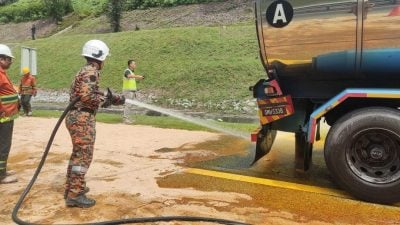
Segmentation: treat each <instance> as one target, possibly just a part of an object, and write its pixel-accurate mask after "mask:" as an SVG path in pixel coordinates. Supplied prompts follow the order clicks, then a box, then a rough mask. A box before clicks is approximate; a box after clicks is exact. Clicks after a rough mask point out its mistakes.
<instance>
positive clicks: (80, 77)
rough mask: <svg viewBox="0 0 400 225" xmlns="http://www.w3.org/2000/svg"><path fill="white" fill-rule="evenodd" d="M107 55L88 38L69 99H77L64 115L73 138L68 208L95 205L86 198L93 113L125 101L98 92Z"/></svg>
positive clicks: (106, 50)
mask: <svg viewBox="0 0 400 225" xmlns="http://www.w3.org/2000/svg"><path fill="white" fill-rule="evenodd" d="M108 54H109V48H108V47H107V45H106V44H105V43H104V42H102V41H100V40H90V41H88V42H86V43H85V45H84V46H83V49H82V56H84V57H85V59H86V64H85V65H84V66H83V67H82V68H81V69H80V70H79V72H78V73H77V74H76V75H75V79H74V81H73V82H72V85H71V90H70V101H73V100H74V99H76V98H78V97H79V98H80V99H79V101H78V102H77V103H75V105H74V106H73V107H72V108H71V110H70V111H69V113H68V114H67V116H66V118H65V124H66V127H67V129H68V131H69V134H70V136H71V140H72V145H73V148H72V154H71V157H70V160H69V164H68V169H67V179H66V183H65V192H64V198H65V203H66V205H67V206H68V207H80V208H88V207H92V206H93V205H95V204H96V201H95V200H94V199H91V198H88V197H86V193H87V192H88V191H89V188H88V187H86V181H85V174H86V173H87V171H88V169H89V166H90V164H91V162H92V158H93V150H94V143H95V138H96V129H95V126H96V120H95V116H96V112H97V110H98V108H99V106H102V107H108V106H110V105H111V104H113V105H122V104H124V103H125V98H124V96H118V95H112V93H111V92H110V91H109V95H106V96H104V94H102V93H101V92H100V91H99V77H100V70H101V69H103V66H104V60H105V59H106V57H107V55H108Z"/></svg>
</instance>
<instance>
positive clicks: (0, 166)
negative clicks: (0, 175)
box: [0, 161, 7, 171]
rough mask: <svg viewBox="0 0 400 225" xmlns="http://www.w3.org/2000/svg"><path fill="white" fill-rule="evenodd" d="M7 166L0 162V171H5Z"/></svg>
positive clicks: (5, 163) (4, 162)
mask: <svg viewBox="0 0 400 225" xmlns="http://www.w3.org/2000/svg"><path fill="white" fill-rule="evenodd" d="M6 166H7V162H6V161H0V171H1V170H5V169H6Z"/></svg>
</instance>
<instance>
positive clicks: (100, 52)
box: [82, 40, 110, 61]
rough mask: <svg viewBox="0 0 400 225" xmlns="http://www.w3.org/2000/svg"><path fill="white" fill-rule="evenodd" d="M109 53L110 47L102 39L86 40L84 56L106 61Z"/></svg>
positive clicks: (83, 50) (83, 49)
mask: <svg viewBox="0 0 400 225" xmlns="http://www.w3.org/2000/svg"><path fill="white" fill-rule="evenodd" d="M109 54H110V49H109V48H108V47H107V45H106V44H105V43H104V42H102V41H100V40H90V41H88V42H86V43H85V45H84V46H83V48H82V56H86V57H89V58H92V59H97V60H99V61H104V60H105V59H106V57H107V55H109Z"/></svg>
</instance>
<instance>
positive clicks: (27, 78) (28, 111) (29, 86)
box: [19, 67, 37, 116]
mask: <svg viewBox="0 0 400 225" xmlns="http://www.w3.org/2000/svg"><path fill="white" fill-rule="evenodd" d="M22 75H23V76H22V78H21V82H20V84H19V94H20V95H21V104H22V109H23V111H24V115H25V116H32V106H31V98H32V96H36V93H37V90H36V78H35V77H34V76H32V74H31V73H30V71H29V68H28V67H24V68H22Z"/></svg>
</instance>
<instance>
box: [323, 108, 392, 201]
mask: <svg viewBox="0 0 400 225" xmlns="http://www.w3.org/2000/svg"><path fill="white" fill-rule="evenodd" d="M324 155H325V162H326V165H327V167H328V169H329V171H330V173H331V176H332V178H333V179H334V181H335V182H337V183H338V184H339V185H340V186H341V187H342V188H343V189H345V190H346V191H348V192H349V193H350V194H352V195H353V196H355V197H356V198H359V199H361V200H364V201H369V202H375V203H385V204H386V203H395V202H400V111H399V110H396V109H392V108H385V107H369V108H363V109H359V110H355V111H352V112H350V113H347V114H346V115H344V116H343V117H341V118H340V119H339V120H338V121H337V122H336V123H335V124H334V125H333V126H332V127H331V129H330V131H329V133H328V136H327V139H326V141H325V150H324Z"/></svg>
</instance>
